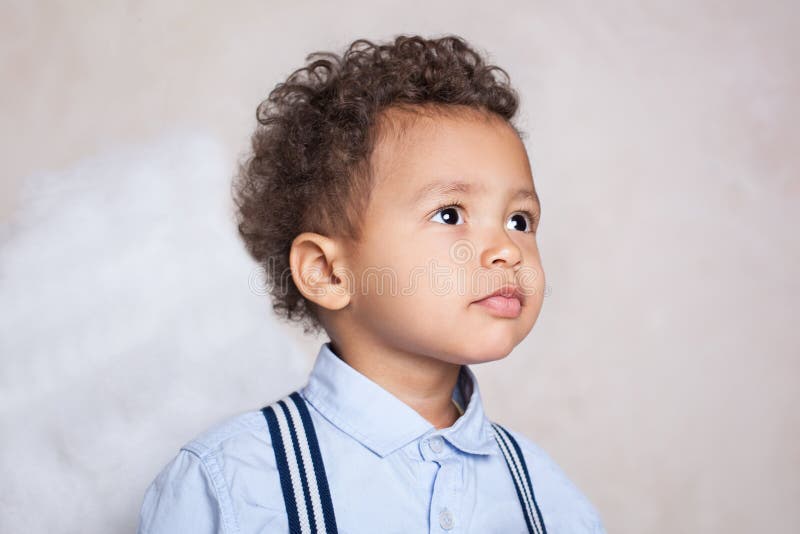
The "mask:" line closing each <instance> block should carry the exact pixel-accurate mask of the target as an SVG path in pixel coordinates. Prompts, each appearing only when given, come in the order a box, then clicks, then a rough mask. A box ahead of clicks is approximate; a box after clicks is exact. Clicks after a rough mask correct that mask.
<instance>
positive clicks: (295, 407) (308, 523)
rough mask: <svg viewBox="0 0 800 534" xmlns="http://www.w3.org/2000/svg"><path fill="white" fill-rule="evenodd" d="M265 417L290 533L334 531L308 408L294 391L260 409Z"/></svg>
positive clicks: (325, 480) (320, 460)
mask: <svg viewBox="0 0 800 534" xmlns="http://www.w3.org/2000/svg"><path fill="white" fill-rule="evenodd" d="M261 412H262V413H263V414H264V417H265V418H266V419H267V426H268V427H269V433H270V436H271V437H272V448H273V450H274V451H275V461H276V462H277V465H278V473H279V475H280V479H281V489H282V490H283V500H284V502H285V503H286V512H287V513H288V515H289V532H290V533H291V534H322V533H326V534H335V533H336V532H337V530H336V518H335V516H334V513H333V503H332V501H331V493H330V489H329V488H328V477H327V476H326V475H325V466H324V465H323V463H322V454H320V450H319V442H318V441H317V434H316V432H315V431H314V424H313V423H312V421H311V415H310V414H309V413H308V407H307V406H306V404H305V401H304V400H303V398H302V397H301V396H300V394H299V393H298V392H297V391H295V392H293V393H291V394H289V395H287V396H286V397H284V398H283V399H281V400H278V401H276V402H274V403H273V404H271V405H269V406H265V407H264V408H262V409H261Z"/></svg>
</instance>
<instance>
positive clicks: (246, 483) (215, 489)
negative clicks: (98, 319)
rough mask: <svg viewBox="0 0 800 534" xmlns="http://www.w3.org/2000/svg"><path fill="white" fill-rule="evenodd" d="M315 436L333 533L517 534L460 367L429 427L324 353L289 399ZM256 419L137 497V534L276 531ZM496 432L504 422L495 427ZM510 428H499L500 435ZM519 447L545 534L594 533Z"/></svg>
mask: <svg viewBox="0 0 800 534" xmlns="http://www.w3.org/2000/svg"><path fill="white" fill-rule="evenodd" d="M299 393H300V395H301V396H302V397H303V398H304V399H305V400H306V402H307V404H308V408H309V411H310V414H311V418H312V421H313V424H314V428H315V430H316V433H317V436H318V439H319V444H320V449H321V452H322V458H323V462H324V465H325V471H326V473H327V476H328V483H329V486H330V492H331V498H332V500H333V507H334V511H335V514H336V522H337V526H338V530H339V532H340V533H341V534H348V533H349V534H356V533H370V534H371V533H398V534H409V533H427V532H437V533H448V534H454V533H480V534H483V533H495V532H496V533H504V534H506V533H525V532H527V528H526V523H525V518H524V515H523V511H522V508H521V505H520V502H519V498H518V496H517V493H516V489H515V486H514V482H513V480H512V478H511V475H510V473H509V471H508V467H507V466H506V464H505V460H504V457H503V455H502V454H501V451H500V449H499V447H498V444H497V442H496V441H495V439H494V437H493V435H492V429H491V421H490V420H489V419H488V418H487V417H486V415H485V414H484V411H483V405H482V401H481V395H480V390H479V388H478V382H477V379H476V377H475V375H474V373H473V372H472V370H471V369H470V368H469V366H467V365H463V366H462V367H461V373H460V375H459V380H458V384H457V386H456V388H455V389H454V391H453V399H454V400H456V402H457V403H458V404H459V405H460V406H463V402H464V399H466V400H467V403H466V410H465V411H464V413H463V415H461V416H460V417H459V418H458V420H456V422H455V423H454V424H453V425H452V426H450V427H448V428H442V429H436V428H435V427H434V426H433V425H432V424H431V423H429V422H428V421H427V420H426V419H425V418H423V417H422V416H421V415H419V414H418V413H417V412H416V411H414V410H413V409H412V408H411V407H409V406H408V405H407V404H405V403H404V402H402V401H401V400H400V399H398V398H397V397H395V396H394V395H392V394H391V393H389V392H388V391H387V390H385V389H383V388H382V387H381V386H379V385H378V384H377V383H375V382H373V381H372V380H370V379H369V378H367V377H366V376H364V375H363V374H361V373H360V372H358V371H356V370H355V369H354V368H353V367H350V365H348V364H347V363H346V362H345V361H344V360H342V359H340V358H339V357H338V356H337V355H336V354H335V353H334V352H333V351H332V349H331V347H330V343H329V342H326V343H323V344H322V346H321V347H320V350H319V353H318V354H317V358H316V361H315V363H314V367H313V369H312V371H311V374H310V376H309V380H308V382H307V383H306V384H305V385H304V386H303V387H302V388H301V389H300V390H299ZM260 408H261V407H259V409H255V410H252V411H249V412H245V413H242V414H239V415H236V416H234V417H231V418H229V419H227V420H226V421H223V422H222V423H220V424H218V425H217V426H215V427H213V428H211V429H209V430H208V431H206V432H205V433H203V434H201V435H200V436H198V437H196V438H195V439H193V440H191V441H189V442H188V443H187V444H186V445H184V446H183V447H181V449H180V450H179V452H178V454H177V455H176V456H175V457H174V458H173V459H172V460H171V461H170V462H169V463H168V464H167V465H166V466H165V467H164V468H163V470H162V471H161V472H160V473H159V474H158V475H157V476H156V478H155V480H153V482H152V483H151V484H150V486H149V487H148V488H147V491H146V493H145V496H144V502H143V504H142V508H141V516H140V525H139V534H167V533H169V534H181V533H190V534H206V533H225V534H234V533H243V534H250V533H268V532H277V533H285V532H288V531H289V526H288V525H289V523H288V517H287V513H286V506H285V504H284V499H283V493H282V491H281V484H280V478H279V473H278V469H277V466H276V461H275V453H274V451H273V448H272V444H271V439H270V434H269V429H268V427H267V422H266V420H265V418H264V415H263V414H262V413H261V411H260ZM501 424H502V423H501ZM506 428H507V429H508V427H506ZM508 430H509V432H510V433H511V435H512V436H513V437H514V438H515V439H516V440H517V442H518V443H519V446H520V447H521V449H522V451H523V454H524V457H525V460H526V462H527V464H528V469H529V471H530V476H531V481H532V484H533V491H534V494H535V497H536V501H537V503H538V505H539V508H540V510H541V513H542V517H543V519H544V523H545V527H546V529H547V532H548V534H582V533H587V534H604V533H605V530H604V528H603V525H602V522H601V520H600V517H599V515H598V514H597V512H596V510H595V509H594V507H593V506H592V504H591V503H590V502H589V501H588V500H587V499H586V497H585V496H584V495H583V494H582V493H581V492H580V491H579V490H578V489H577V488H576V487H575V486H574V485H573V484H572V482H570V480H569V479H568V478H567V477H566V476H565V474H564V473H563V472H562V471H561V469H559V467H558V466H557V465H556V464H555V462H553V460H552V459H551V458H550V457H549V456H548V455H547V454H546V453H545V452H544V451H543V450H542V449H541V448H540V447H538V446H537V445H536V444H534V443H533V442H532V441H530V440H528V439H527V438H525V437H524V436H522V435H521V434H519V433H516V432H514V431H513V430H511V429H508Z"/></svg>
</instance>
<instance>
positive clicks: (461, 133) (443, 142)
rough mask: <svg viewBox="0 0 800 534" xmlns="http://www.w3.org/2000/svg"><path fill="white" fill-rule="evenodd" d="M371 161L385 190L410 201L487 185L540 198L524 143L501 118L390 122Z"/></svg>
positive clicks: (482, 189)
mask: <svg viewBox="0 0 800 534" xmlns="http://www.w3.org/2000/svg"><path fill="white" fill-rule="evenodd" d="M498 128H505V130H504V131H503V130H498ZM487 129H488V130H491V131H492V133H493V134H496V133H500V135H490V134H489V133H488V132H487ZM391 130H394V131H391ZM373 164H374V170H375V172H376V174H377V179H378V181H379V182H382V185H383V186H384V188H385V189H388V190H390V191H391V194H395V195H401V196H402V197H404V198H403V199H402V200H408V201H409V202H411V203H417V202H421V201H423V200H425V199H426V198H430V197H439V196H446V195H448V194H462V195H473V194H476V195H477V194H482V193H486V192H488V190H489V189H491V190H492V191H499V192H501V193H505V192H508V193H509V194H510V195H512V196H513V197H515V198H517V197H519V198H526V197H527V198H531V199H532V200H534V201H535V202H538V198H537V195H536V191H535V189H534V186H533V180H532V176H531V173H530V166H529V163H528V159H527V154H526V153H525V149H524V145H523V144H522V142H521V141H520V140H519V139H518V138H517V137H516V134H515V133H513V130H512V129H511V128H510V127H509V126H508V125H505V124H504V123H502V121H486V120H485V119H477V120H476V119H472V120H470V119H464V118H450V117H444V118H441V120H434V119H431V118H429V117H422V118H421V119H420V120H414V121H411V122H410V123H409V122H405V123H404V124H402V127H401V126H400V125H399V124H398V123H397V122H396V121H393V125H392V126H391V127H390V129H389V130H384V132H383V133H382V135H381V136H380V138H379V142H378V143H377V144H376V146H375V150H374V152H373ZM387 193H389V191H387Z"/></svg>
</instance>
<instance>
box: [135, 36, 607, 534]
mask: <svg viewBox="0 0 800 534" xmlns="http://www.w3.org/2000/svg"><path fill="white" fill-rule="evenodd" d="M315 55H316V56H317V58H316V59H315V60H314V61H313V62H311V63H309V64H308V65H307V66H306V67H305V68H303V69H299V70H297V71H296V72H295V73H293V74H292V75H291V76H290V77H289V79H288V80H287V81H286V82H285V83H282V84H279V85H278V86H277V87H275V89H274V90H273V91H272V93H271V94H270V95H269V98H268V99H267V100H266V101H264V102H263V103H262V104H261V105H260V106H259V109H258V114H257V115H258V119H259V123H260V126H259V128H258V129H257V130H256V132H255V133H254V134H253V139H252V146H253V154H252V156H251V157H250V158H249V159H248V161H247V162H246V164H244V165H243V166H242V168H241V170H240V173H239V175H238V176H237V179H236V180H235V182H234V185H235V188H234V198H235V201H236V206H237V216H238V222H239V226H238V228H239V232H240V234H241V236H242V238H243V239H244V242H245V243H246V246H247V248H248V251H249V252H250V254H251V255H252V256H253V257H254V258H255V259H256V260H257V261H258V262H259V263H260V264H262V265H263V266H264V267H265V268H266V272H267V276H268V280H269V281H270V282H271V296H272V299H273V306H274V309H275V311H276V312H277V313H278V314H279V315H281V316H283V317H285V318H286V319H288V320H297V321H302V322H303V324H304V330H305V331H306V333H308V332H309V331H312V330H316V331H319V329H321V328H322V329H324V330H325V332H326V333H327V335H328V337H329V338H330V341H329V342H326V343H323V344H322V346H321V347H320V349H319V353H318V354H317V357H316V362H315V364H314V367H313V370H312V371H311V375H310V377H309V380H308V383H307V384H306V385H305V386H304V387H303V388H301V389H299V390H298V391H295V392H292V393H291V394H289V395H286V396H285V397H283V398H282V399H279V400H274V399H273V400H272V401H271V402H270V403H269V404H268V405H267V406H264V407H263V409H261V410H253V411H250V412H247V413H244V414H241V415H238V416H235V417H232V418H230V419H228V420H227V421H225V422H223V423H222V424H220V425H218V426H216V427H215V428H213V429H211V430H209V431H208V432H206V433H204V434H202V435H201V436H199V437H197V438H196V439H194V440H192V441H190V442H189V443H187V444H186V445H184V446H183V447H182V448H181V449H180V451H179V452H178V454H177V456H176V457H175V458H174V459H173V460H172V461H171V462H170V463H169V464H168V465H167V466H166V467H165V468H164V469H163V470H162V471H161V473H159V475H158V476H157V477H156V479H155V480H154V481H153V483H152V484H151V485H150V487H149V488H148V489H147V492H146V495H145V498H144V503H143V506H142V510H141V523H140V527H139V532H140V533H190V534H203V533H211V532H222V533H255V532H342V533H403V534H407V533H423V532H452V533H455V532H459V533H466V532H469V533H494V532H497V533H518V532H534V533H539V534H543V533H545V532H549V533H550V534H556V533H569V534H580V533H594V534H597V533H602V532H604V529H603V526H602V523H601V520H600V518H599V516H598V514H597V512H596V511H595V509H594V507H593V506H592V505H591V504H590V503H589V501H588V500H587V499H586V498H585V497H584V496H583V495H582V494H581V492H580V491H579V490H578V489H577V488H576V487H575V486H574V485H573V484H572V483H571V482H570V481H569V480H568V479H567V477H566V476H565V475H564V473H563V472H562V471H561V470H560V469H559V468H558V467H557V466H556V464H555V463H554V462H553V461H552V460H551V459H550V457H549V456H548V455H547V454H546V453H545V452H543V451H542V449H540V448H539V447H538V446H537V445H535V444H534V443H533V442H531V441H530V440H528V439H527V438H525V437H524V436H522V435H521V434H518V433H517V432H514V431H512V430H510V429H508V428H506V427H504V426H502V425H500V424H496V423H494V422H493V421H492V420H490V419H489V418H488V417H487V415H486V414H485V413H484V411H483V406H482V400H481V394H480V390H479V388H478V383H477V381H476V377H475V375H474V374H473V372H472V370H471V369H470V367H469V365H470V364H478V363H482V362H488V361H493V360H498V359H501V358H504V357H505V356H506V355H508V354H509V353H510V352H511V350H512V349H513V348H514V347H515V346H516V345H517V344H518V343H519V342H520V341H522V339H523V338H525V336H526V335H527V334H528V333H529V332H530V331H531V329H532V328H533V325H534V323H535V322H536V318H537V317H538V315H539V311H540V309H541V305H542V300H543V298H542V296H543V289H544V273H543V271H542V265H541V260H540V257H539V250H538V247H537V243H536V229H537V227H538V224H539V215H540V204H539V199H538V196H537V193H536V191H535V189H534V186H533V179H532V176H531V169H530V164H529V160H528V158H527V154H526V151H525V147H524V145H523V143H522V142H521V140H520V138H521V135H522V134H521V133H520V132H519V131H518V130H517V128H516V127H515V126H514V125H513V123H512V122H511V120H512V117H513V116H514V114H515V112H516V110H517V106H518V98H517V94H516V92H515V91H514V89H512V88H511V87H510V85H509V83H508V79H507V75H506V80H505V81H502V80H498V79H497V78H496V77H495V73H502V74H504V75H505V71H504V70H502V69H500V68H499V67H495V66H492V65H486V64H485V62H484V60H483V59H482V58H481V56H480V55H479V54H477V53H476V52H475V51H474V50H472V49H471V48H470V46H469V45H468V44H467V43H466V42H465V41H464V40H462V39H461V38H459V37H456V36H446V37H443V38H439V39H425V38H422V37H418V36H399V37H397V38H396V39H395V40H394V41H393V42H388V43H385V44H379V45H376V44H373V43H371V42H369V41H366V40H358V41H355V42H354V43H352V45H351V46H350V47H349V49H348V50H347V51H346V52H345V53H344V54H343V56H341V57H340V56H337V55H334V54H329V53H318V54H312V55H310V56H308V58H307V60H310V59H312V58H313V57H314V56H315Z"/></svg>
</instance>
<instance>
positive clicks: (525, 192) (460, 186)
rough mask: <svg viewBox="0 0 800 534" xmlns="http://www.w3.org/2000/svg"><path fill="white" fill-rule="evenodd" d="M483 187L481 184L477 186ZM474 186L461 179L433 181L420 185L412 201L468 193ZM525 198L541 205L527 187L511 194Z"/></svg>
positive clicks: (516, 197) (517, 197) (536, 196)
mask: <svg viewBox="0 0 800 534" xmlns="http://www.w3.org/2000/svg"><path fill="white" fill-rule="evenodd" d="M479 188H480V189H483V187H482V186H480V187H479ZM473 189H474V187H473V184H471V183H469V182H463V181H455V182H453V181H450V180H438V181H435V182H431V183H429V184H427V185H425V186H424V187H421V188H420V189H419V190H418V191H417V192H416V193H415V194H414V198H413V200H412V202H413V203H414V204H417V203H418V202H419V201H421V200H422V199H423V198H425V197H428V196H434V197H440V196H445V195H448V194H451V193H462V194H465V195H468V194H470V193H471V192H472V191H473ZM523 199H525V200H527V199H530V200H532V201H534V202H535V203H536V205H537V206H541V204H540V203H539V195H537V194H536V191H535V190H533V189H528V188H521V189H518V190H517V191H516V192H514V195H513V196H512V200H523Z"/></svg>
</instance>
